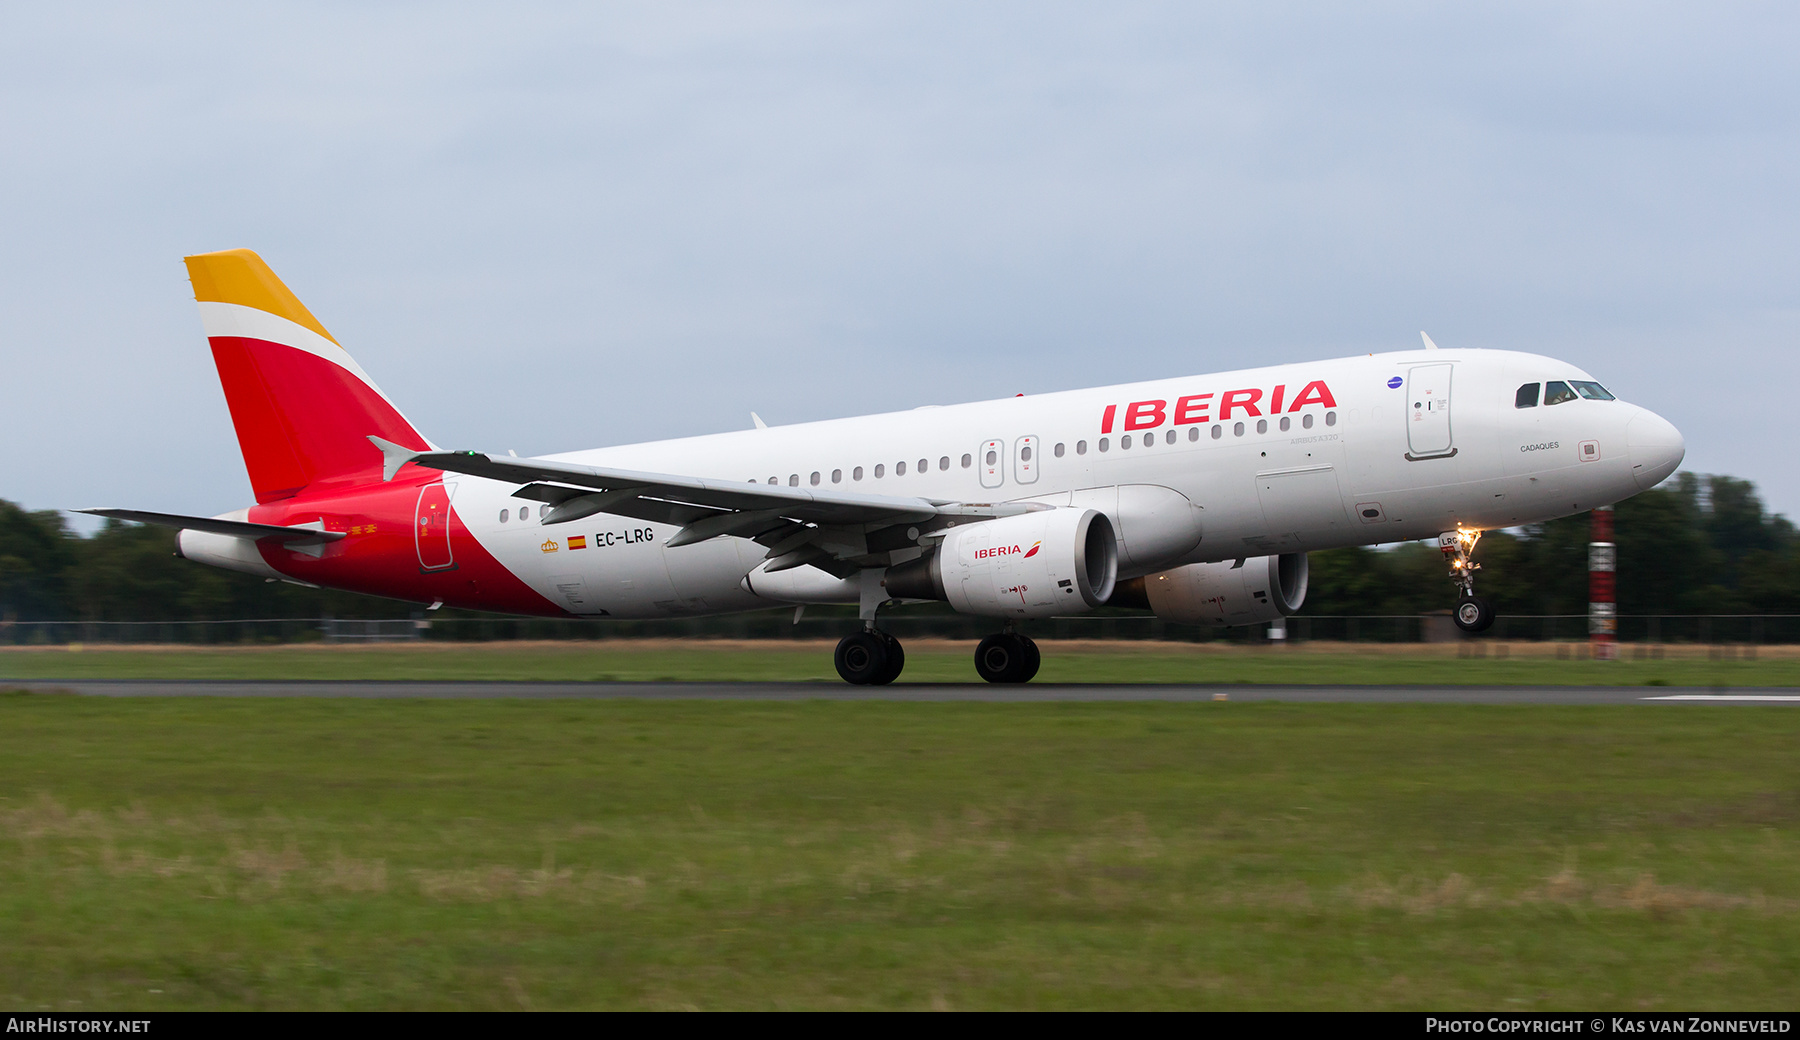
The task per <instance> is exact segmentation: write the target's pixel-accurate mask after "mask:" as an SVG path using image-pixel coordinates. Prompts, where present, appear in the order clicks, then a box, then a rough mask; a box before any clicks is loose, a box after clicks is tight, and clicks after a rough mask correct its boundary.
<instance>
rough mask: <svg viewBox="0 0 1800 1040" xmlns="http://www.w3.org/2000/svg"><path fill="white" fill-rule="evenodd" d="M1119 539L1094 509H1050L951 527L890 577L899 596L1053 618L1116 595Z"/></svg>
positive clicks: (891, 590) (971, 610)
mask: <svg viewBox="0 0 1800 1040" xmlns="http://www.w3.org/2000/svg"><path fill="white" fill-rule="evenodd" d="M1118 576H1119V540H1118V537H1117V535H1115V534H1114V533H1113V526H1112V521H1110V520H1108V519H1107V518H1106V514H1105V513H1101V512H1098V511H1096V510H1093V509H1045V510H1039V511H1037V512H1032V513H1025V514H1023V515H1020V516H1006V517H1000V518H998V519H995V520H983V521H980V522H978V523H973V524H969V525H967V526H964V527H953V528H951V529H950V530H949V531H948V532H947V533H946V534H945V535H944V540H943V542H942V543H940V544H939V545H938V547H937V550H936V551H935V552H933V553H932V554H931V555H929V556H926V557H923V558H921V559H918V560H914V561H911V562H909V563H905V564H901V565H900V566H898V567H890V568H889V569H888V572H887V576H886V579H885V580H886V584H887V593H888V595H889V596H891V597H893V598H895V599H937V600H944V601H945V602H948V603H949V604H950V606H951V607H953V608H955V609H956V610H957V611H959V612H961V613H964V614H978V615H981V616H983V617H1049V616H1051V615H1052V614H1068V613H1079V612H1081V611H1086V610H1092V609H1093V608H1095V607H1097V606H1100V605H1101V604H1102V603H1105V602H1106V598H1107V597H1108V596H1110V595H1112V590H1113V583H1114V582H1115V581H1116V580H1117V579H1118Z"/></svg>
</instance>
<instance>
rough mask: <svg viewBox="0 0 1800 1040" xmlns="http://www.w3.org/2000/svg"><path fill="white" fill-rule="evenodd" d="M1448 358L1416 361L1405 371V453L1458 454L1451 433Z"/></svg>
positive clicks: (1421, 456) (1410, 455)
mask: <svg viewBox="0 0 1800 1040" xmlns="http://www.w3.org/2000/svg"><path fill="white" fill-rule="evenodd" d="M1454 367H1455V366H1454V365H1452V364H1450V363H1449V362H1444V363H1440V364H1433V365H1414V366H1413V367H1412V368H1411V369H1409V370H1408V371H1407V373H1406V448H1407V451H1406V457H1407V458H1409V459H1415V460H1416V459H1434V458H1446V457H1448V456H1451V455H1454V454H1456V447H1455V445H1454V444H1453V443H1452V440H1451V436H1450V374H1451V369H1453V368H1454Z"/></svg>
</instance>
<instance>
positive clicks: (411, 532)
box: [250, 473, 569, 617]
mask: <svg viewBox="0 0 1800 1040" xmlns="http://www.w3.org/2000/svg"><path fill="white" fill-rule="evenodd" d="M376 476H377V477H378V478H379V476H380V474H379V473H378V474H376ZM452 497H453V496H452ZM433 507H436V509H435V510H434V508H433ZM421 509H423V510H425V511H426V519H427V521H428V523H427V525H426V526H427V527H428V528H429V530H427V531H425V532H420V531H416V530H415V528H418V527H419V526H420V525H419V523H418V520H419V514H420V510H421ZM433 512H436V516H434V515H432V514H433ZM250 520H251V522H253V523H259V524H279V525H281V526H283V527H287V526H292V525H294V524H304V523H312V522H314V521H319V520H323V521H324V523H325V529H326V530H327V531H343V532H345V533H346V534H347V535H348V537H346V538H343V539H341V540H339V541H335V542H331V543H330V544H328V545H327V546H326V547H325V551H324V553H323V555H322V556H320V557H318V558H314V557H312V556H309V555H307V554H306V553H301V552H294V551H292V550H289V549H285V548H282V547H281V546H278V545H275V544H273V543H271V542H263V543H260V546H261V550H262V557H263V559H264V560H265V561H267V562H268V564H269V566H271V567H273V568H275V569H276V570H278V571H280V572H281V573H283V574H286V575H288V576H289V577H292V578H298V579H300V580H301V581H310V582H312V583H313V584H315V585H324V586H327V587H329V588H334V589H347V590H349V591H351V592H365V593H368V594H370V595H375V596H388V597H392V598H395V599H408V600H413V601H416V602H420V603H430V602H432V601H434V600H443V601H444V603H446V604H448V605H449V606H453V607H466V608H469V609H471V610H492V611H498V612H501V613H506V614H536V615H541V616H545V617H568V616H569V613H568V611H566V610H563V609H562V608H561V607H558V606H557V605H556V604H554V603H552V602H550V601H549V600H547V599H545V598H544V597H543V596H541V595H539V594H538V593H537V592H536V591H535V590H533V589H532V588H531V587H530V586H528V585H526V584H525V583H524V582H523V581H520V580H519V578H518V577H517V576H516V575H514V574H513V573H512V572H511V571H509V570H507V569H506V566H505V565H504V564H502V563H501V562H500V561H499V560H497V559H495V558H494V556H493V554H491V553H489V552H488V551H487V550H486V549H485V548H483V547H482V545H481V543H480V542H478V541H476V540H475V536H474V535H472V534H470V533H469V529H468V527H467V526H465V525H464V524H463V522H462V518H461V517H459V516H458V515H457V513H456V508H455V506H454V504H453V502H452V498H451V497H446V495H445V492H444V488H443V485H442V484H441V483H439V482H437V481H436V480H432V481H429V482H427V481H417V480H415V481H410V482H406V481H395V482H394V483H391V484H374V485H368V486H363V487H356V488H346V489H343V490H340V491H336V492H334V493H331V494H327V495H312V494H301V495H299V496H296V497H294V498H289V499H283V500H282V501H280V502H273V503H269V504H267V505H260V506H255V507H253V508H252V509H251V510H250ZM445 528H447V530H448V538H446V537H445V533H444V532H445ZM422 539H423V540H422Z"/></svg>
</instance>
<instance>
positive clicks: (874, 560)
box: [369, 437, 1052, 573]
mask: <svg viewBox="0 0 1800 1040" xmlns="http://www.w3.org/2000/svg"><path fill="white" fill-rule="evenodd" d="M369 441H370V442H371V443H372V444H374V445H375V446H376V447H377V448H379V449H381V452H382V455H383V457H384V459H385V460H386V464H385V465H384V467H383V474H384V476H386V477H387V479H389V480H391V479H393V477H394V474H395V473H397V472H399V470H400V467H402V466H404V465H406V464H407V463H409V462H410V463H412V464H413V465H416V466H421V467H424V468H426V469H436V470H443V471H445V472H450V473H466V474H468V475H470V476H475V477H485V478H487V479H489V480H498V481H503V482H508V483H514V484H518V485H520V488H519V490H517V491H515V492H514V493H513V494H514V495H515V496H516V497H519V498H526V499H531V500H533V501H539V502H547V503H550V504H551V505H552V506H553V508H552V509H551V511H550V513H549V515H548V516H546V517H545V518H544V523H546V524H557V523H566V522H568V521H570V520H578V519H580V518H582V517H584V516H589V515H592V514H594V513H602V512H604V513H612V514H615V515H619V516H630V517H635V518H638V519H642V520H650V521H655V522H659V523H666V524H679V525H681V528H682V529H681V530H680V531H678V532H677V533H676V534H675V535H674V537H672V538H671V539H670V540H669V542H668V545H669V546H670V547H671V548H674V547H678V546H682V545H691V544H693V543H695V542H700V541H705V540H706V539H709V538H717V537H719V536H721V535H736V536H739V537H743V538H751V539H753V540H755V541H757V542H758V543H761V544H763V545H765V546H767V547H768V550H769V552H768V559H769V560H770V563H769V564H768V567H767V569H768V570H771V571H777V570H786V569H788V568H789V567H798V566H802V565H805V564H812V565H814V566H818V567H821V568H822V569H824V570H827V571H832V572H845V573H848V572H849V571H852V570H854V569H856V567H860V566H883V565H886V563H887V554H888V553H889V552H892V551H893V550H896V549H904V548H906V547H907V546H911V545H916V544H918V541H919V538H920V537H921V536H928V535H929V533H930V532H931V531H933V530H935V529H937V528H940V527H947V526H949V525H951V524H953V523H958V522H971V521H976V520H987V519H992V518H994V517H997V516H1012V515H1015V514H1019V513H1026V512H1031V511H1033V510H1038V509H1048V508H1052V507H1050V506H1045V505H1042V504H1040V503H1035V502H1031V503H1027V502H952V501H947V500H943V499H930V498H910V497H903V496H898V495H870V494H864V493H860V492H855V491H839V490H835V489H825V488H798V487H782V486H780V485H776V484H757V483H752V482H745V483H737V482H735V481H729V480H719V479H713V478H706V477H689V476H682V475H678V474H670V473H647V472H642V471H639V470H627V469H614V468H612V467H604V466H582V465H577V464H574V463H568V462H552V461H549V460H545V459H521V458H514V457H511V456H494V455H484V454H482V453H481V452H476V451H428V452H419V451H414V450H412V449H411V448H406V447H403V446H401V445H398V444H394V443H392V442H391V441H384V440H382V439H381V438H379V437H370V438H369ZM903 529H905V530H908V531H917V532H918V533H917V534H911V535H910V536H906V537H902V536H901V534H900V532H901V531H902V530H903Z"/></svg>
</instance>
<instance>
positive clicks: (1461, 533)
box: [1438, 527, 1494, 632]
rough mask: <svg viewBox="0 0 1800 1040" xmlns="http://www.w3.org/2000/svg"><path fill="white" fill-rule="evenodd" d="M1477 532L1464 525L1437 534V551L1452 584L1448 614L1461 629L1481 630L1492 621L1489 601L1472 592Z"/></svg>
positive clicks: (1475, 569)
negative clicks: (1453, 604)
mask: <svg viewBox="0 0 1800 1040" xmlns="http://www.w3.org/2000/svg"><path fill="white" fill-rule="evenodd" d="M1479 541H1481V532H1480V531H1475V530H1471V529H1469V528H1467V527H1459V528H1457V529H1456V530H1454V531H1445V532H1444V533H1443V534H1440V535H1438V550H1439V551H1440V552H1442V553H1443V554H1444V559H1445V560H1447V561H1449V563H1450V580H1451V582H1452V583H1454V584H1455V585H1456V588H1457V599H1456V610H1455V612H1454V613H1453V614H1452V615H1451V616H1452V617H1453V618H1454V619H1455V620H1456V627H1457V628H1460V629H1462V630H1463V631H1464V632H1485V631H1487V630H1488V629H1489V628H1491V627H1493V624H1494V607H1493V604H1491V603H1489V602H1488V601H1487V600H1485V599H1482V598H1481V597H1480V596H1477V595H1475V572H1476V571H1478V570H1480V569H1481V564H1479V563H1476V562H1475V561H1474V560H1473V559H1471V558H1470V557H1472V556H1473V555H1474V553H1475V543H1476V542H1479Z"/></svg>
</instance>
